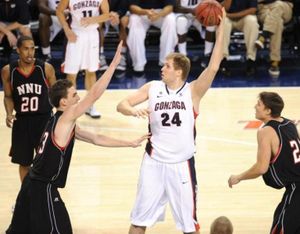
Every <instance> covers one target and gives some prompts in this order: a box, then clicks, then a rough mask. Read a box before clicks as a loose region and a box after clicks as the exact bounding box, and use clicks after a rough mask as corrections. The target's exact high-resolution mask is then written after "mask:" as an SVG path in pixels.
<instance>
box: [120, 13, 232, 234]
mask: <svg viewBox="0 0 300 234" xmlns="http://www.w3.org/2000/svg"><path fill="white" fill-rule="evenodd" d="M225 15H226V14H225V11H224V9H223V17H222V18H220V19H221V23H220V26H219V27H218V35H217V39H216V44H215V47H214V49H213V53H212V56H211V60H210V62H209V64H208V67H207V68H206V69H205V70H204V71H203V72H202V73H201V74H200V76H199V77H198V78H197V79H196V80H194V81H192V82H191V83H188V82H187V77H188V73H189V70H190V61H189V59H188V58H187V57H186V56H185V55H182V54H179V53H171V54H169V55H168V56H167V57H166V61H165V64H164V66H163V68H162V69H161V77H162V81H151V82H148V83H146V84H145V85H144V86H142V87H141V88H140V89H139V90H138V91H136V92H134V93H132V94H131V95H129V96H128V97H127V98H125V99H124V100H122V101H121V102H120V103H119V104H118V106H117V110H118V111H119V112H121V113H122V114H124V115H131V116H135V117H143V118H146V117H149V129H150V132H151V134H152V135H151V138H150V139H149V141H148V144H147V146H146V152H145V154H144V158H143V162H142V166H141V170H140V178H139V185H138V191H137V198H136V202H135V205H134V208H133V210H132V213H131V227H130V230H129V233H130V234H137V233H138V234H141V233H145V230H146V227H149V226H152V225H154V224H155V223H156V222H158V221H162V220H163V219H164V213H165V206H166V203H167V202H169V203H170V207H171V209H172V213H173V217H174V219H175V222H176V226H177V228H178V229H180V230H181V231H182V232H184V233H194V234H195V233H199V224H198V221H197V217H196V190H197V181H196V172H195V167H194V154H195V149H196V148H195V133H196V132H195V128H194V127H195V120H196V117H197V115H198V113H199V103H200V100H201V99H202V97H203V96H204V95H205V93H206V91H207V90H208V89H209V87H210V86H211V84H212V82H213V80H214V78H215V75H216V73H217V71H218V69H219V65H220V62H221V60H222V51H223V35H224V25H223V23H224V17H225ZM146 100H148V108H146V109H143V108H142V109H140V108H137V107H135V106H136V105H138V104H140V103H142V102H144V101H146Z"/></svg>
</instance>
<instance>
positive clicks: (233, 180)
mask: <svg viewBox="0 0 300 234" xmlns="http://www.w3.org/2000/svg"><path fill="white" fill-rule="evenodd" d="M240 181H241V180H240V179H239V177H238V176H237V175H231V176H230V177H229V179H228V185H229V187H230V188H232V185H235V184H238V183H239V182H240Z"/></svg>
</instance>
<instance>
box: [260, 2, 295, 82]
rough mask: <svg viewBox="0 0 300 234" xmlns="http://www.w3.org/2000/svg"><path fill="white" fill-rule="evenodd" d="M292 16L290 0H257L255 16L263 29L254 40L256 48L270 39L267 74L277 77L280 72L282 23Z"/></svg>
mask: <svg viewBox="0 0 300 234" xmlns="http://www.w3.org/2000/svg"><path fill="white" fill-rule="evenodd" d="M292 16H293V3H292V0H258V12H257V17H258V20H259V22H260V23H261V24H262V25H263V31H262V33H261V34H260V35H259V37H258V39H257V40H256V41H255V45H256V47H257V48H258V49H263V48H264V47H265V42H266V40H269V41H270V60H271V64H270V68H269V74H270V75H271V76H272V77H278V76H279V74H280V70H279V63H280V61H281V41H282V32H283V28H284V24H285V23H287V22H289V21H290V20H291V19H292Z"/></svg>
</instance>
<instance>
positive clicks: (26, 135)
mask: <svg viewBox="0 0 300 234" xmlns="http://www.w3.org/2000/svg"><path fill="white" fill-rule="evenodd" d="M50 117H51V113H48V114H43V115H30V116H18V115H17V116H16V120H15V121H14V124H13V127H12V138H11V149H10V153H9V155H10V156H11V157H12V158H11V161H12V162H13V163H17V164H20V165H22V166H30V165H31V163H32V160H33V156H34V154H35V150H36V147H37V146H38V144H39V142H40V138H41V136H42V134H43V131H44V129H45V126H46V124H47V122H48V120H49V118H50Z"/></svg>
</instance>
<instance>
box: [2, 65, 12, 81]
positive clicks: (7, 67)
mask: <svg viewBox="0 0 300 234" xmlns="http://www.w3.org/2000/svg"><path fill="white" fill-rule="evenodd" d="M9 71H10V65H9V64H7V65H5V66H4V67H3V68H2V70H1V76H2V79H5V78H6V79H7V78H9Z"/></svg>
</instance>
